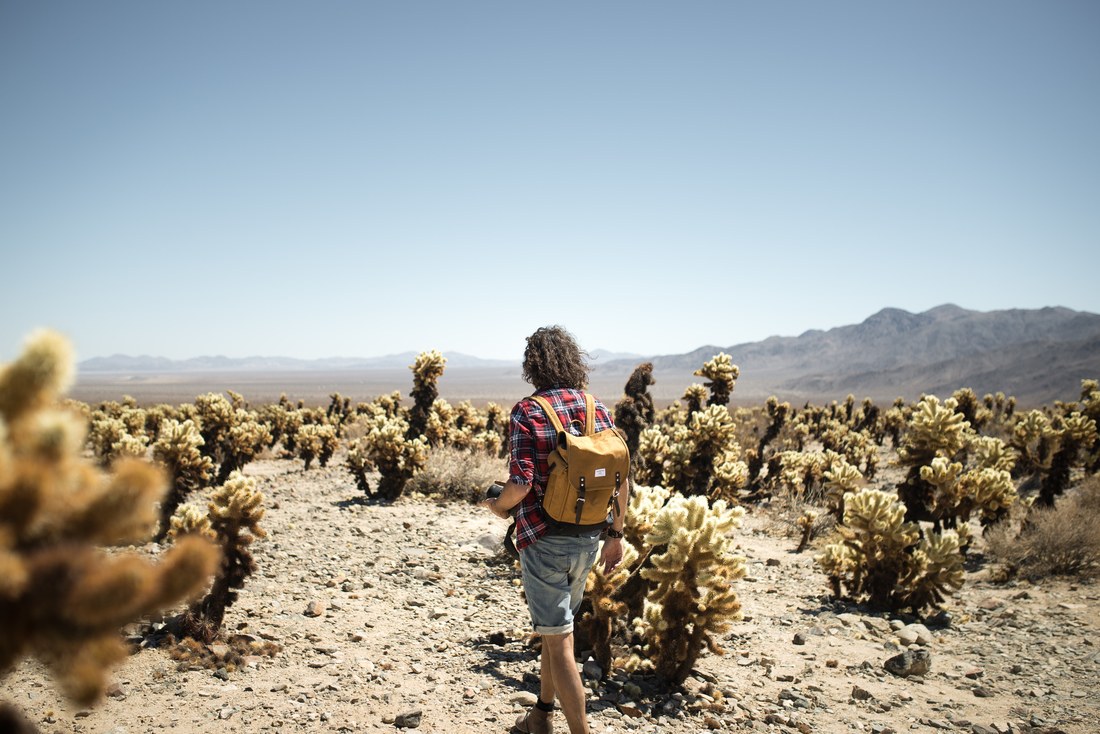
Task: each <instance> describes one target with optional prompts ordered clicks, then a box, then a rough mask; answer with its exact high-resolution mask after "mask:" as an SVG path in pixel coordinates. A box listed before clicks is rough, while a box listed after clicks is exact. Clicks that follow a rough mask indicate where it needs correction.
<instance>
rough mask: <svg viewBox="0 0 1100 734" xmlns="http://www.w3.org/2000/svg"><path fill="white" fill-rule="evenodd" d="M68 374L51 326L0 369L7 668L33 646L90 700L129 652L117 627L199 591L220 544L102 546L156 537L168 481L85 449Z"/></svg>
mask: <svg viewBox="0 0 1100 734" xmlns="http://www.w3.org/2000/svg"><path fill="white" fill-rule="evenodd" d="M71 375H72V358H71V354H70V350H69V346H68V343H67V342H66V341H65V340H64V339H63V338H62V337H60V336H59V335H57V334H54V333H52V332H39V333H37V334H35V335H34V336H32V338H31V339H30V340H29V341H28V343H27V346H26V348H25V350H24V352H23V353H22V355H21V356H20V357H19V358H18V359H17V360H16V361H15V362H13V363H10V364H8V365H5V366H3V367H0V627H2V628H3V630H4V631H3V634H0V672H6V671H9V670H11V668H12V667H13V666H14V665H15V664H16V663H17V662H18V661H19V660H20V659H21V658H23V657H25V656H28V655H32V656H35V657H37V658H38V659H39V660H41V661H42V662H43V663H44V664H45V665H46V666H47V667H48V668H49V670H50V671H51V672H52V673H53V675H54V676H56V678H57V679H58V681H59V682H60V684H61V686H62V688H63V690H64V692H65V693H66V694H67V695H68V696H69V697H70V698H71V699H73V700H74V701H76V702H77V703H78V704H80V705H88V704H91V703H92V702H94V701H95V700H96V699H98V698H99V697H100V696H101V695H102V693H103V691H104V688H105V687H106V680H107V672H108V669H109V668H110V666H112V665H113V664H116V663H118V662H119V661H120V660H122V659H124V658H125V657H126V655H127V652H126V647H125V645H124V644H123V641H122V640H121V639H120V637H119V634H118V630H119V629H120V627H122V626H123V625H125V624H127V623H129V622H134V621H137V620H139V619H140V618H142V617H145V616H147V615H151V614H153V613H155V612H159V611H161V610H164V609H166V608H169V607H171V606H173V605H175V604H176V603H178V602H180V601H183V600H186V599H187V598H189V597H190V596H191V595H193V594H195V593H196V592H199V591H201V589H202V587H203V585H204V584H205V583H206V581H207V579H208V578H209V576H210V574H211V573H212V572H213V570H214V567H215V566H216V564H217V561H218V553H217V550H216V549H215V548H214V547H213V546H212V545H211V544H210V543H208V542H206V541H204V540H201V539H197V538H195V539H189V540H188V541H186V542H182V543H180V544H178V545H177V546H176V547H174V548H172V549H170V550H169V551H167V552H165V553H164V554H163V555H162V556H161V558H160V559H159V561H157V562H151V561H150V560H149V559H147V558H145V557H140V556H138V555H136V554H134V553H127V552H110V553H108V552H106V551H105V550H104V547H105V546H126V545H131V544H135V543H141V542H144V541H146V540H147V539H148V538H149V537H150V535H151V534H152V532H153V530H154V529H155V527H156V522H157V509H156V504H157V502H158V500H159V499H160V497H161V495H162V494H163V492H164V488H165V484H166V482H165V478H164V476H163V474H162V473H161V472H160V471H159V470H158V469H157V468H156V467H154V466H152V465H150V464H148V463H146V462H144V461H142V460H139V459H133V458H119V459H117V460H116V461H114V462H113V464H112V466H111V467H110V469H109V470H104V469H101V468H100V467H98V466H96V465H94V464H92V463H90V462H89V461H87V460H86V459H85V458H84V454H83V452H84V445H85V438H86V422H85V419H84V416H81V415H79V414H74V413H73V412H72V411H70V410H67V409H66V408H65V407H64V406H63V405H62V404H61V403H60V402H59V398H60V395H61V394H62V393H63V392H64V391H65V390H66V389H67V387H68V383H69V380H70V378H71ZM11 718H13V717H9V720H11Z"/></svg>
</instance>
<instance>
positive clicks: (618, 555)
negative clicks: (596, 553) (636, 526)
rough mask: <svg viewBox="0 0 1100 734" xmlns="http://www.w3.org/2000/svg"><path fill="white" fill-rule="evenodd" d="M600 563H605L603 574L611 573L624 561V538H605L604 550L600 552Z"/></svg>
mask: <svg viewBox="0 0 1100 734" xmlns="http://www.w3.org/2000/svg"><path fill="white" fill-rule="evenodd" d="M600 561H601V562H602V563H603V572H604V573H611V572H612V571H614V570H615V568H617V567H618V565H619V564H620V563H622V561H623V540H622V538H604V541H603V550H602V551H600Z"/></svg>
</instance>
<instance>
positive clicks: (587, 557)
mask: <svg viewBox="0 0 1100 734" xmlns="http://www.w3.org/2000/svg"><path fill="white" fill-rule="evenodd" d="M599 545H600V539H599V538H585V537H579V538H578V537H573V536H568V535H544V536H542V537H541V538H539V539H538V540H537V541H535V542H534V543H532V544H531V545H529V546H527V547H526V548H524V549H523V550H521V551H520V552H519V563H520V568H521V569H522V570H523V591H524V593H525V594H526V595H527V609H528V611H530V613H531V623H532V624H533V625H534V627H535V632H538V633H539V634H540V635H564V634H566V633H569V632H572V631H573V615H574V614H576V613H577V608H578V607H580V605H581V599H582V598H584V582H585V581H586V580H587V579H588V572H589V571H590V570H591V569H592V564H594V563H595V562H596V553H597V551H598V549H599Z"/></svg>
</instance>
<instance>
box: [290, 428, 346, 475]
mask: <svg viewBox="0 0 1100 734" xmlns="http://www.w3.org/2000/svg"><path fill="white" fill-rule="evenodd" d="M294 443H295V444H296V445H297V446H298V458H299V459H301V460H302V461H303V462H304V463H305V467H304V468H305V469H306V471H309V468H310V466H312V464H313V460H314V459H316V460H317V463H318V464H320V465H321V466H322V467H323V466H326V465H327V464H328V460H329V459H330V458H332V455H333V454H334V453H335V452H336V448H337V447H338V446H339V443H340V440H339V438H337V436H336V427H335V426H333V425H332V424H330V423H321V424H318V423H306V424H304V425H302V427H301V428H299V429H298V433H297V434H296V435H295V439H294Z"/></svg>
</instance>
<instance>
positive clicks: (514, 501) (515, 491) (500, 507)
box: [481, 479, 531, 520]
mask: <svg viewBox="0 0 1100 734" xmlns="http://www.w3.org/2000/svg"><path fill="white" fill-rule="evenodd" d="M530 491H531V485H529V484H520V483H519V482H517V481H515V480H514V479H509V480H508V483H507V484H505V485H504V489H503V490H501V492H500V496H499V497H496V498H494V499H487V500H484V501H483V502H482V503H481V504H483V505H485V506H486V507H488V508H489V509H490V510H492V511H493V514H494V515H496V516H497V517H499V518H501V519H502V520H507V519H508V513H509V512H511V510H512V508H514V507H515V506H516V505H518V504H519V503H520V502H523V498H524V497H526V496H527V493H528V492H530Z"/></svg>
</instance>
